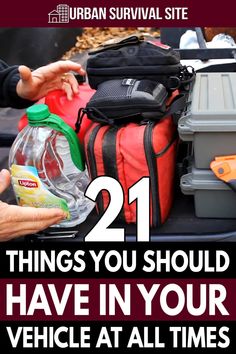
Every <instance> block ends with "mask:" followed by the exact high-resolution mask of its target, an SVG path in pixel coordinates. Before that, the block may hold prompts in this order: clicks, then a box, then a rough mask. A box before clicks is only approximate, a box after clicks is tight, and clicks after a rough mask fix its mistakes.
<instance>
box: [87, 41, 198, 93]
mask: <svg viewBox="0 0 236 354" xmlns="http://www.w3.org/2000/svg"><path fill="white" fill-rule="evenodd" d="M154 40H155V39H154ZM87 74H88V80H89V84H90V86H91V87H92V88H94V89H97V87H98V85H99V84H101V83H102V82H104V81H107V80H114V79H121V78H127V77H132V78H134V79H139V80H141V79H149V80H152V81H156V82H159V83H162V84H163V85H164V86H165V87H166V88H167V89H170V90H175V89H177V88H179V87H180V86H181V84H182V83H183V82H184V83H185V81H188V79H189V77H190V76H191V73H188V71H187V70H186V68H185V67H183V66H182V65H181V63H180V56H179V53H178V52H176V51H175V50H174V49H172V48H170V47H168V46H166V45H162V44H161V43H156V42H155V43H153V42H151V41H147V40H144V37H143V36H138V35H137V36H136V35H133V36H130V37H126V38H123V39H118V40H112V41H110V42H107V43H105V44H104V45H103V46H101V47H99V48H97V49H95V50H92V51H90V52H89V58H88V61H87ZM186 79H187V80H186Z"/></svg>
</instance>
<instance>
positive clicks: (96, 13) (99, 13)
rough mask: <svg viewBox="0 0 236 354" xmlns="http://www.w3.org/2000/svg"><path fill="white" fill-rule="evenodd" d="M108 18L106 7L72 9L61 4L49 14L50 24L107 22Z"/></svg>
mask: <svg viewBox="0 0 236 354" xmlns="http://www.w3.org/2000/svg"><path fill="white" fill-rule="evenodd" d="M106 16H107V9H106V8H105V7H92V8H91V7H70V6H69V5H67V4H59V5H57V8H56V9H54V10H52V11H51V12H49V14H48V23H50V24H56V23H59V24H65V23H69V22H70V21H71V20H105V19H106Z"/></svg>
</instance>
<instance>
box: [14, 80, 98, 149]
mask: <svg viewBox="0 0 236 354" xmlns="http://www.w3.org/2000/svg"><path fill="white" fill-rule="evenodd" d="M94 92H95V90H92V89H91V88H90V86H89V85H88V84H82V85H80V88H79V94H78V95H76V96H74V98H73V100H72V101H69V100H68V99H67V97H66V94H65V93H64V91H62V90H56V91H52V92H50V93H49V94H48V95H47V96H46V97H45V98H43V99H41V100H40V101H39V102H38V103H45V104H47V105H48V107H49V110H50V112H51V113H54V114H57V115H58V116H59V117H61V118H62V119H63V120H64V121H65V122H66V123H67V124H68V125H70V126H71V127H72V128H73V129H75V123H76V120H77V117H78V111H79V109H80V108H81V107H82V108H83V107H85V106H86V104H87V102H88V101H89V100H90V98H91V96H92V95H93V94H94ZM27 124H28V121H27V117H26V115H24V116H23V117H22V118H21V119H20V122H19V124H18V128H19V130H22V129H23V128H24V127H25V126H26V125H27ZM90 124H91V121H90V120H89V119H88V118H87V116H86V115H85V116H84V117H83V120H82V123H81V127H80V131H79V133H78V137H79V140H80V142H81V143H82V144H83V141H84V135H85V133H86V131H87V130H88V128H89V126H90Z"/></svg>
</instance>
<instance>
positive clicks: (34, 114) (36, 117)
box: [26, 104, 50, 124]
mask: <svg viewBox="0 0 236 354" xmlns="http://www.w3.org/2000/svg"><path fill="white" fill-rule="evenodd" d="M26 114H27V117H28V120H29V124H30V123H31V122H34V121H40V120H41V119H42V120H43V119H45V118H47V117H49V115H50V111H49V109H48V106H47V105H46V104H35V105H33V106H31V107H29V108H27V109H26Z"/></svg>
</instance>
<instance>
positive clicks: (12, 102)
mask: <svg viewBox="0 0 236 354" xmlns="http://www.w3.org/2000/svg"><path fill="white" fill-rule="evenodd" d="M19 80H20V74H19V71H18V66H16V65H14V66H8V65H7V64H6V63H5V62H4V61H3V60H0V107H13V108H26V107H28V106H30V105H31V104H32V101H30V100H27V99H25V98H21V97H19V95H18V94H17V91H16V86H17V84H18V82H19Z"/></svg>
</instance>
